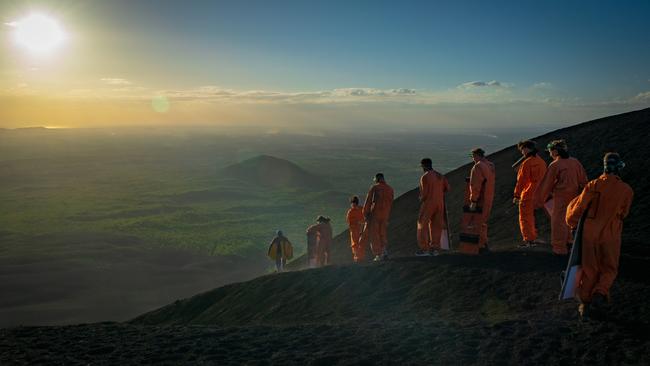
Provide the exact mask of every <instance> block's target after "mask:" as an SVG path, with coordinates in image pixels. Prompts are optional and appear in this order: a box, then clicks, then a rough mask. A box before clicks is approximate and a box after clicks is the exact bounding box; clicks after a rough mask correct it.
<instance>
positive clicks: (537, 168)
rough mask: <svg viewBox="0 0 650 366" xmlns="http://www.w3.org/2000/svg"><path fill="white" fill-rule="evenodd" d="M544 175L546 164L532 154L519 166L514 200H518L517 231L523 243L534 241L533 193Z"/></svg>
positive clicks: (535, 236)
mask: <svg viewBox="0 0 650 366" xmlns="http://www.w3.org/2000/svg"><path fill="white" fill-rule="evenodd" d="M545 173H546V162H545V161H544V160H543V159H542V158H540V157H539V155H537V154H534V155H531V156H528V157H527V158H526V159H525V160H524V161H523V162H522V163H521V165H520V166H519V171H518V172H517V185H516V186H515V194H514V196H515V198H516V199H518V200H519V229H520V231H521V236H522V237H523V239H524V241H535V240H536V239H537V229H536V228H535V204H536V202H535V197H536V196H535V192H536V191H537V187H538V186H539V184H540V183H541V181H542V179H543V178H544V174H545Z"/></svg>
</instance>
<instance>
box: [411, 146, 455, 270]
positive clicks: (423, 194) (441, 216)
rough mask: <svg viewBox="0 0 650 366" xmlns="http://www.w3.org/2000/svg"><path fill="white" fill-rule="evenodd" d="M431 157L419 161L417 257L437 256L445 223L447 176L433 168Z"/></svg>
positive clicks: (447, 189)
mask: <svg viewBox="0 0 650 366" xmlns="http://www.w3.org/2000/svg"><path fill="white" fill-rule="evenodd" d="M432 165H433V164H432V162H431V159H429V158H425V159H422V160H421V161H420V166H421V167H422V170H423V171H424V174H423V175H422V177H420V213H419V215H418V224H417V225H418V226H417V228H418V229H417V230H418V231H417V235H418V245H419V246H420V249H419V250H418V251H417V252H415V255H416V256H418V257H423V256H430V255H432V256H437V255H438V254H439V252H438V251H439V250H440V238H441V235H442V230H443V229H444V228H443V226H444V224H445V192H447V191H449V182H447V178H446V177H445V176H444V175H442V174H440V173H438V172H437V171H435V170H433V166H432Z"/></svg>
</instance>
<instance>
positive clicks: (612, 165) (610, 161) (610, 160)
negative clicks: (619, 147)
mask: <svg viewBox="0 0 650 366" xmlns="http://www.w3.org/2000/svg"><path fill="white" fill-rule="evenodd" d="M623 168H625V163H624V162H623V160H621V156H620V155H618V153H615V152H608V153H607V154H605V156H604V157H603V171H604V172H605V174H616V175H618V174H619V172H620V170H621V169H623Z"/></svg>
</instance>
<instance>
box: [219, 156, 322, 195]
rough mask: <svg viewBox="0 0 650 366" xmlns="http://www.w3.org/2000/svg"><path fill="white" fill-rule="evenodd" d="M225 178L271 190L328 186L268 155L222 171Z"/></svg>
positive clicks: (288, 163)
mask: <svg viewBox="0 0 650 366" xmlns="http://www.w3.org/2000/svg"><path fill="white" fill-rule="evenodd" d="M221 172H222V174H223V175H224V176H225V177H232V178H235V179H238V180H240V181H243V182H246V183H247V184H258V185H262V186H267V187H272V188H299V189H305V190H309V191H314V190H318V189H323V188H326V187H328V186H329V184H328V183H327V181H326V179H325V178H323V177H319V176H317V175H315V174H313V173H310V172H308V171H306V170H304V169H303V168H301V167H300V166H298V165H296V164H294V163H292V162H290V161H288V160H285V159H280V158H276V157H273V156H269V155H260V156H256V157H254V158H251V159H248V160H244V161H242V162H239V163H237V164H233V165H230V166H227V167H225V168H223V169H222V171H221Z"/></svg>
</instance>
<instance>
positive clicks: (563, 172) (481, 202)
mask: <svg viewBox="0 0 650 366" xmlns="http://www.w3.org/2000/svg"><path fill="white" fill-rule="evenodd" d="M517 148H518V150H519V151H520V153H521V154H522V157H521V159H519V160H518V161H517V162H516V163H515V164H513V168H517V182H516V185H515V188H514V195H513V200H512V202H513V204H515V205H516V206H517V207H518V209H519V228H520V232H521V236H522V239H523V241H522V242H521V243H520V244H519V245H518V248H520V249H528V248H532V247H535V246H537V245H538V244H542V243H543V241H541V240H539V238H538V231H537V227H536V224H535V210H536V209H541V208H543V209H544V210H545V211H546V212H547V214H548V215H549V217H550V222H551V247H552V252H553V254H554V255H556V256H566V255H567V254H568V253H569V252H570V250H571V245H572V242H573V230H575V229H576V226H577V224H578V221H579V219H580V217H581V216H582V215H583V213H584V212H585V211H586V212H588V213H589V214H588V215H587V216H586V222H585V226H584V235H583V247H582V267H583V270H582V273H583V274H582V279H581V281H580V283H579V285H578V289H577V297H578V299H579V300H580V309H581V310H580V311H581V314H583V313H587V312H588V309H589V308H590V304H591V303H592V302H593V303H594V304H595V306H596V307H598V306H600V305H602V304H603V303H604V302H606V301H607V300H608V297H609V289H610V288H611V285H612V283H613V282H614V279H615V277H616V274H617V272H618V260H619V254H620V243H621V232H622V220H623V219H624V218H625V217H626V216H627V214H628V213H629V209H630V205H631V202H632V196H633V192H632V189H631V188H630V187H629V185H627V184H626V183H624V182H622V180H621V179H620V177H619V176H618V174H619V171H620V169H622V168H623V167H624V166H625V164H624V163H623V162H622V160H621V158H620V156H619V155H618V154H616V153H608V154H606V155H605V157H604V160H603V174H602V175H601V176H600V177H599V178H597V179H594V180H592V181H590V182H588V181H587V174H586V171H585V169H584V167H583V166H582V164H581V163H580V162H579V161H578V160H577V159H576V158H573V157H571V156H570V155H569V153H568V145H567V143H566V141H564V140H554V141H551V142H550V143H549V144H548V145H547V146H546V150H547V151H548V153H549V155H550V156H551V158H552V162H551V163H550V164H549V165H548V166H547V165H546V162H545V161H544V159H542V158H541V157H540V155H539V151H538V149H537V146H536V143H535V142H534V141H531V140H525V141H521V142H519V143H518V144H517ZM471 157H472V160H473V161H474V165H473V166H472V169H471V171H470V175H469V177H468V178H467V179H466V187H465V198H464V200H465V202H464V206H463V216H462V220H461V228H460V229H461V232H460V245H459V251H460V252H461V253H465V254H481V253H485V252H487V251H488V224H487V223H488V219H489V217H490V213H491V210H492V204H493V201H494V194H495V182H496V171H495V167H494V164H493V163H492V162H490V161H489V160H487V159H486V157H485V151H484V150H483V149H480V148H477V149H473V150H472V151H471ZM420 166H421V167H422V170H423V174H422V176H421V177H420V182H419V191H420V194H419V200H420V209H419V213H418V219H417V242H418V247H419V248H418V250H417V251H416V253H415V255H416V256H437V255H438V254H439V252H440V250H441V249H442V248H441V244H442V243H443V242H444V241H445V237H447V238H448V219H447V207H446V202H445V194H446V193H447V192H449V190H450V186H449V182H448V181H447V178H446V177H445V176H444V175H442V174H441V173H439V172H437V171H435V170H434V169H433V166H432V161H431V159H429V158H425V159H422V160H421V161H420ZM393 198H394V191H393V188H391V187H390V186H389V185H388V184H387V183H386V179H385V177H384V175H383V174H382V173H377V174H376V175H375V177H374V184H373V185H372V186H371V187H370V190H369V191H368V194H367V195H366V199H365V202H364V204H363V206H360V202H359V197H357V196H354V197H352V198H351V199H350V209H349V210H348V211H347V214H346V221H347V223H348V227H349V233H350V247H351V250H352V257H353V259H354V261H355V262H362V261H364V260H365V254H366V251H367V249H368V247H369V248H370V249H371V251H372V254H373V255H374V259H373V260H374V261H382V260H387V259H388V251H387V246H388V235H387V228H388V219H389V217H390V212H391V209H392V204H393ZM316 221H317V222H316V223H315V224H314V225H311V226H310V227H309V228H308V229H307V237H308V253H307V257H308V260H309V266H310V267H316V266H323V265H327V264H329V263H330V261H331V258H330V245H331V242H332V226H331V224H330V219H329V218H328V217H324V216H319V217H318V218H317V220H316ZM446 249H448V248H446ZM282 253H284V254H282ZM280 254H281V255H280ZM286 254H288V255H293V249H292V247H291V244H290V242H289V241H288V239H286V238H284V237H283V236H282V235H281V232H279V233H278V236H277V237H276V238H274V239H273V241H272V243H271V247H270V248H269V256H272V258H274V259H276V258H279V257H282V258H284V259H276V265H277V268H278V271H281V270H282V268H283V266H284V263H285V261H286V259H290V256H287V255H286Z"/></svg>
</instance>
